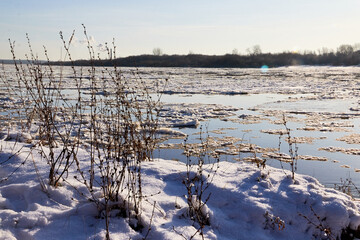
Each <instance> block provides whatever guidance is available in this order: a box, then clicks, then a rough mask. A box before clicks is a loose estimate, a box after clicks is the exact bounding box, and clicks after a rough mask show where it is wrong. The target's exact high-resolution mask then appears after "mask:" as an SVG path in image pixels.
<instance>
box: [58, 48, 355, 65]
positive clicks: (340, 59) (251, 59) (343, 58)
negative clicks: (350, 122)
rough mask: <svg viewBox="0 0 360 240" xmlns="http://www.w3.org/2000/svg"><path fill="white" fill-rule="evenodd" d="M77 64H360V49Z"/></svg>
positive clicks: (80, 62) (148, 57) (142, 57)
mask: <svg viewBox="0 0 360 240" xmlns="http://www.w3.org/2000/svg"><path fill="white" fill-rule="evenodd" d="M52 64H56V65H58V64H61V65H71V64H73V63H71V62H53V63H52ZM74 64H75V65H77V66H88V65H92V64H94V65H96V66H113V65H117V66H126V67H204V68H258V67H261V66H263V65H267V66H268V67H280V66H293V65H320V66H321V65H331V66H352V65H360V51H356V52H351V53H338V52H337V53H333V52H331V53H326V54H315V53H306V54H299V53H290V52H289V53H287V52H284V53H277V54H271V53H262V54H253V55H236V54H226V55H222V56H209V55H200V54H189V55H161V56H157V55H139V56H130V57H125V58H117V59H112V60H94V61H88V60H77V61H75V62H74Z"/></svg>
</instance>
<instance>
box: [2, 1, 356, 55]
mask: <svg viewBox="0 0 360 240" xmlns="http://www.w3.org/2000/svg"><path fill="white" fill-rule="evenodd" d="M359 9H360V1H359V0H341V1H340V0H301V1H298V0H251V1H249V0H221V1H220V0H182V1H176V0H131V1H130V0H127V1H125V0H102V1H98V0H86V1H85V0H71V1H70V0H61V1H52V0H0V59H11V58H12V55H11V51H10V47H9V39H10V41H11V42H14V41H15V54H16V57H17V58H23V57H24V56H25V54H26V53H28V52H29V51H28V47H27V40H26V33H28V34H29V37H30V40H31V45H32V48H33V51H34V52H35V53H37V55H38V56H39V58H40V59H45V56H44V54H43V52H44V50H43V46H45V47H46V49H47V51H48V54H49V56H50V59H51V60H60V59H63V58H64V55H65V54H64V52H65V51H64V50H63V49H62V42H61V39H60V37H59V32H60V31H62V32H63V35H64V38H65V39H66V41H68V39H69V38H70V36H71V34H72V32H73V30H75V38H74V39H73V42H72V44H71V46H70V51H71V54H72V57H73V58H74V59H87V58H89V56H88V52H87V48H86V42H85V41H84V40H85V36H84V34H83V28H82V24H85V26H86V29H87V33H88V37H89V39H90V42H91V44H92V45H93V46H94V48H95V50H96V51H97V52H98V53H99V54H100V55H101V56H105V55H104V54H105V53H104V47H103V46H104V44H105V42H107V43H111V42H112V41H113V39H114V40H115V45H116V57H126V56H132V55H140V54H152V52H153V49H154V48H161V50H162V52H163V53H165V54H188V53H190V52H191V53H199V54H208V55H222V54H226V53H231V52H232V51H233V50H234V49H237V50H238V52H239V53H240V54H246V50H247V49H249V48H250V49H251V48H252V46H254V45H260V47H261V50H262V52H272V53H276V52H282V51H303V50H312V51H316V50H317V49H321V48H322V47H327V48H330V49H334V50H336V48H337V47H338V46H339V45H341V44H355V43H359V42H360V28H359V24H360V14H359V13H358V10H359Z"/></svg>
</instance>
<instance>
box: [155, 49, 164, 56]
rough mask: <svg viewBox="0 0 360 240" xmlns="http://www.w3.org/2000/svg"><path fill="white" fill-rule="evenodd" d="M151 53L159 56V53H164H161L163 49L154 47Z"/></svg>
mask: <svg viewBox="0 0 360 240" xmlns="http://www.w3.org/2000/svg"><path fill="white" fill-rule="evenodd" d="M153 54H154V55H155V56H161V55H163V54H164V53H163V51H162V50H161V48H154V49H153Z"/></svg>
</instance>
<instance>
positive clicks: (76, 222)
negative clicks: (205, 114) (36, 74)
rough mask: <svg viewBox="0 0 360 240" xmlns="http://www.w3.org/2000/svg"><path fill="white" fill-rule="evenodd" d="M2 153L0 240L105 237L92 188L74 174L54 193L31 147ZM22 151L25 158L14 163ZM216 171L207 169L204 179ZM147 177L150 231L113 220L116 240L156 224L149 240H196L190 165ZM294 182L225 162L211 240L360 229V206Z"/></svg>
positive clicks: (156, 168) (158, 162) (170, 166)
mask: <svg viewBox="0 0 360 240" xmlns="http://www.w3.org/2000/svg"><path fill="white" fill-rule="evenodd" d="M11 134H13V133H11ZM4 139H8V138H6V137H4ZM0 145H1V148H2V150H1V152H0V162H1V163H3V164H2V165H1V171H0V181H1V182H0V229H1V230H0V239H103V238H104V237H105V230H104V229H105V221H104V219H101V217H100V218H99V213H98V211H97V208H96V206H95V204H93V203H92V202H90V201H89V200H88V199H86V198H84V197H83V196H81V195H80V194H79V192H84V191H85V188H84V186H82V185H81V184H80V183H79V182H78V181H75V180H74V179H73V177H72V176H73V175H74V174H75V173H74V172H71V171H70V172H69V176H68V180H67V181H66V182H63V183H62V185H61V186H59V187H57V188H51V187H49V186H47V185H46V177H47V174H48V173H47V169H48V166H47V164H46V162H45V161H44V160H42V159H41V157H40V156H39V155H38V154H37V153H36V151H32V155H31V157H29V153H30V147H32V145H30V144H27V143H26V142H23V143H20V142H17V143H16V144H15V141H9V139H8V140H7V141H5V140H1V141H0ZM19 149H21V153H18V154H15V155H14V153H16V152H18V150H19ZM79 158H80V159H83V160H86V158H87V153H86V151H85V150H80V151H79ZM32 159H33V160H32ZM22 163H24V164H22ZM34 164H35V165H34ZM19 166H20V168H19V169H18V170H17V172H16V173H15V174H13V175H11V173H12V172H13V171H14V170H15V169H16V168H17V167H19ZM34 166H36V169H37V170H38V174H37V173H36V171H35V167H34ZM210 167H211V165H205V171H204V176H206V175H207V173H209V172H208V170H207V169H210ZM142 171H143V180H142V181H143V193H144V195H145V196H146V197H145V198H144V201H143V212H142V219H143V222H144V224H145V228H144V229H143V230H142V231H140V232H136V231H135V230H133V229H132V228H131V227H130V226H129V223H128V220H127V219H124V218H121V217H117V216H115V214H114V215H113V216H112V217H111V221H110V231H111V235H110V236H111V238H112V239H129V238H130V239H142V238H143V237H144V236H145V235H146V233H147V231H148V227H149V226H150V222H151V231H150V233H149V235H148V237H147V239H184V237H185V238H187V239H189V238H190V237H191V236H192V235H193V234H194V233H195V232H196V231H197V228H196V226H197V225H196V224H195V223H194V222H193V221H192V220H190V219H189V217H188V216H187V214H186V213H187V204H186V198H185V195H186V189H185V187H184V186H183V184H182V180H183V179H184V178H185V177H186V166H185V164H184V163H181V162H177V161H170V160H163V159H154V161H151V162H144V163H143V164H142ZM210 174H211V173H210ZM9 175H11V176H10V177H8V176H9ZM290 175H291V173H290V172H288V171H285V170H281V169H275V168H272V167H268V166H267V167H266V168H265V169H259V168H257V167H256V165H252V164H249V163H245V162H236V163H229V162H220V163H219V170H218V172H217V173H216V175H215V176H214V179H213V181H211V184H210V186H209V188H208V189H207V190H206V193H205V195H207V194H210V193H211V196H210V199H209V201H208V202H207V204H206V208H204V209H203V212H204V213H206V214H207V215H208V216H209V217H210V225H209V226H206V227H205V229H204V234H205V235H204V237H205V239H224V240H226V239H299V240H300V239H327V237H329V233H330V234H331V235H330V237H333V238H334V239H335V238H336V237H340V235H341V233H342V231H344V229H347V228H349V229H352V230H357V229H358V227H359V225H360V214H359V207H360V205H359V203H358V202H356V201H353V200H352V199H351V197H349V196H348V195H345V194H343V193H340V192H338V191H336V190H334V189H329V188H325V187H324V186H322V185H321V184H320V183H319V182H318V181H317V180H316V179H314V178H312V177H309V176H305V175H299V174H295V181H294V180H292V179H291V177H290ZM6 179H7V180H6ZM40 180H42V181H44V182H45V185H46V186H47V187H46V188H47V189H46V191H44V189H42V187H41V184H40ZM154 203H155V208H154V207H153V206H154ZM152 212H154V214H152ZM327 230H328V232H326V231H327ZM326 234H328V235H326ZM194 239H201V237H200V236H199V235H197V236H196V237H195V238H194Z"/></svg>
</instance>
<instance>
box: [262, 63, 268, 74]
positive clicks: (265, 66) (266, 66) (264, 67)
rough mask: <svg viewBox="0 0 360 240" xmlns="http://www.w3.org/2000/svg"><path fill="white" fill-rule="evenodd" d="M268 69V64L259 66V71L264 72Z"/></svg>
mask: <svg viewBox="0 0 360 240" xmlns="http://www.w3.org/2000/svg"><path fill="white" fill-rule="evenodd" d="M268 70H269V66H268V65H262V66H261V72H263V73H266V72H267V71H268Z"/></svg>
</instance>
